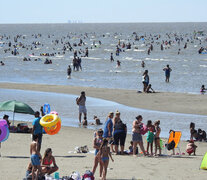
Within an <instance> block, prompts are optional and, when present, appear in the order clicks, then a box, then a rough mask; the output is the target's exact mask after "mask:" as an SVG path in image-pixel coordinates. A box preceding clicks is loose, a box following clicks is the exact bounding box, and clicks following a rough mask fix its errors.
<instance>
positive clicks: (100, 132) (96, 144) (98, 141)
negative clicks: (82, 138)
mask: <svg viewBox="0 0 207 180" xmlns="http://www.w3.org/2000/svg"><path fill="white" fill-rule="evenodd" d="M102 141H103V130H102V129H99V130H98V131H97V135H96V137H95V138H94V141H93V148H95V159H94V165H93V170H92V173H93V175H94V174H95V172H96V168H97V166H98V164H99V165H100V170H99V173H100V177H101V176H102V171H103V166H102V163H101V162H100V158H99V156H97V154H98V152H99V149H100V146H101V143H102Z"/></svg>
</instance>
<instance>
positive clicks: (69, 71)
mask: <svg viewBox="0 0 207 180" xmlns="http://www.w3.org/2000/svg"><path fill="white" fill-rule="evenodd" d="M71 72H72V69H71V67H70V65H69V66H68V69H67V73H68V79H70V78H71Z"/></svg>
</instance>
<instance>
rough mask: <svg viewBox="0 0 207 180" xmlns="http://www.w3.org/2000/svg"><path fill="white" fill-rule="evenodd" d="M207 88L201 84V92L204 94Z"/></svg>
mask: <svg viewBox="0 0 207 180" xmlns="http://www.w3.org/2000/svg"><path fill="white" fill-rule="evenodd" d="M206 90H207V89H206V88H205V85H202V86H201V91H200V92H201V94H204V93H205V92H206Z"/></svg>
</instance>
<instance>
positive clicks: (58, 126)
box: [44, 120, 61, 135]
mask: <svg viewBox="0 0 207 180" xmlns="http://www.w3.org/2000/svg"><path fill="white" fill-rule="evenodd" d="M60 129H61V120H59V121H58V123H57V124H56V125H55V126H52V127H44V130H45V132H46V133H47V134H49V135H55V134H57V133H58V132H59V131H60Z"/></svg>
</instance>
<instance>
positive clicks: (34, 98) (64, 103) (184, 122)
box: [0, 89, 207, 140]
mask: <svg viewBox="0 0 207 180" xmlns="http://www.w3.org/2000/svg"><path fill="white" fill-rule="evenodd" d="M0 97H1V101H7V100H14V99H15V100H17V101H22V102H25V103H27V104H29V105H30V106H31V107H32V108H33V109H34V111H37V110H39V108H40V106H42V105H44V104H45V103H49V104H50V106H51V110H55V111H57V112H58V113H59V116H60V117H61V120H62V124H63V125H64V126H73V127H79V125H78V106H77V105H76V101H75V99H76V97H77V96H76V95H68V94H59V93H46V92H37V91H23V90H10V89H0ZM86 106H87V111H88V121H89V123H92V122H94V121H93V116H94V115H97V116H98V117H99V118H100V120H101V121H102V122H105V120H106V116H107V114H108V112H110V111H116V110H119V111H120V112H121V119H122V121H123V122H124V123H126V124H127V129H128V133H130V134H131V130H132V122H133V120H134V119H135V117H136V116H137V115H139V114H141V115H142V116H143V122H144V123H145V124H146V123H147V120H149V119H150V120H152V121H153V122H154V121H155V120H158V119H159V120H160V121H161V129H162V131H161V137H165V138H167V137H168V132H169V130H170V129H173V130H176V131H182V139H183V140H187V139H189V137H190V133H189V125H190V122H194V123H195V124H196V128H201V129H204V130H207V124H206V119H207V116H201V115H193V114H181V113H171V112H160V111H152V110H145V109H139V108H132V107H128V106H125V105H121V104H118V103H115V102H112V101H106V100H103V99H97V98H92V97H87V104H86ZM5 113H7V114H8V115H9V116H10V118H9V119H10V120H12V117H13V114H12V113H11V112H0V117H2V116H3V115H4V114H5ZM33 119H34V117H33V116H32V115H26V114H18V113H15V120H23V121H29V122H31V121H32V120H33ZM102 127H103V126H93V125H89V126H88V127H87V128H90V129H98V128H102Z"/></svg>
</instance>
